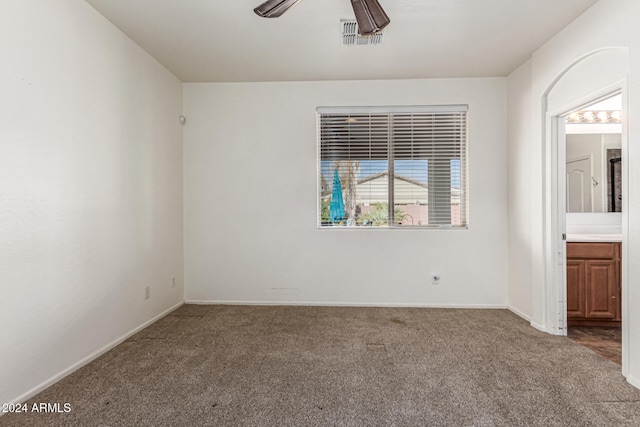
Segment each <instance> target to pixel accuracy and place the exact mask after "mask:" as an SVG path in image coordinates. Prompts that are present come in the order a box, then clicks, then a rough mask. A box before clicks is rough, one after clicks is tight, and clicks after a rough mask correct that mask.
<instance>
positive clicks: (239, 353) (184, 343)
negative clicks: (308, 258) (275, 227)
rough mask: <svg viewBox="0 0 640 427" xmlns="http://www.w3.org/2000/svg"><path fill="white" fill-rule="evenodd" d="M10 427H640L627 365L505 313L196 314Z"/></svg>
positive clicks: (163, 324) (12, 420) (74, 381)
mask: <svg viewBox="0 0 640 427" xmlns="http://www.w3.org/2000/svg"><path fill="white" fill-rule="evenodd" d="M34 402H61V403H65V402H66V403H70V405H71V412H70V413H66V414H43V413H28V414H8V415H5V416H3V417H0V425H7V426H48V425H56V426H75V425H78V426H141V425H148V426H182V425H188V426H214V425H215V426H227V425H228V426H245V425H248V426H307V425H309V426H327V425H329V426H330V425H345V426H374V425H375V426H382V425H397V426H417V425H424V426H581V427H583V426H607V427H609V426H624V425H628V426H640V391H639V390H637V389H635V388H633V387H631V386H630V385H629V384H627V383H626V382H625V380H624V378H623V377H622V375H621V373H620V367H619V366H618V365H616V364H615V363H613V362H610V361H608V360H606V359H604V358H603V357H601V356H598V355H596V354H595V353H593V352H591V351H590V350H588V349H586V348H584V347H581V346H580V345H578V344H576V343H574V342H572V341H570V340H569V339H567V338H564V337H554V336H551V335H547V334H543V333H541V332H538V331H536V330H535V329H533V328H531V327H530V326H529V325H528V324H527V322H525V321H523V320H522V319H520V318H518V317H517V316H515V315H513V314H512V313H510V312H508V311H503V310H449V309H418V308H335V307H240V306H194V305H185V306H183V307H181V308H179V309H178V310H176V311H174V312H173V313H172V314H171V315H169V316H167V317H165V318H163V319H161V320H159V321H158V322H156V323H155V324H153V325H151V326H150V327H148V328H146V329H145V330H143V331H141V332H140V333H138V334H137V335H135V336H133V337H132V338H131V339H129V340H127V341H125V342H124V343H122V344H121V345H119V346H118V347H116V348H115V349H113V350H112V351H110V352H108V353H106V354H105V355H103V356H102V357H100V358H99V359H97V360H95V361H94V362H92V363H91V364H89V365H87V366H86V367H84V368H82V369H80V370H78V371H77V372H75V373H74V374H72V375H70V376H69V377H67V378H65V379H64V380H62V381H60V382H59V383H57V384H55V385H54V386H52V387H50V388H49V389H47V390H45V391H44V392H42V393H41V394H39V395H38V396H36V397H35V398H33V399H31V400H30V401H29V404H32V403H34Z"/></svg>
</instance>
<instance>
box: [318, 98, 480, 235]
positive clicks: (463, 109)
mask: <svg viewBox="0 0 640 427" xmlns="http://www.w3.org/2000/svg"><path fill="white" fill-rule="evenodd" d="M468 110H469V108H468V105H419V106H415V105H412V106H367V107H362V106H359V107H347V106H341V107H318V108H317V109H316V113H317V131H318V137H317V144H318V154H317V159H318V164H317V168H318V174H317V185H318V192H317V201H318V206H317V225H318V228H321V229H361V228H362V229H398V228H403V229H406V228H419V229H468V226H469V206H468V200H469V194H468V188H469V185H468V176H469V174H468V164H469V161H468V135H467V130H468ZM421 113H442V114H449V113H450V114H453V113H463V124H462V125H461V130H460V131H459V132H458V134H459V136H460V150H461V154H460V157H459V160H460V176H459V180H460V206H461V208H460V209H461V212H460V215H461V223H460V224H459V225H457V224H456V225H454V224H451V222H452V221H451V214H449V223H438V224H424V225H407V224H396V223H394V220H393V215H394V213H393V210H394V207H395V204H394V203H395V200H394V189H393V188H394V185H389V186H388V187H389V188H388V200H387V202H388V206H389V212H388V218H392V219H388V220H387V224H386V225H384V226H378V227H365V226H361V225H358V226H356V225H346V226H345V225H344V224H342V225H341V226H340V227H335V226H333V225H330V224H324V223H323V222H322V197H323V194H322V183H321V181H322V175H321V174H322V160H323V157H322V151H323V145H322V144H323V140H322V134H321V132H322V129H321V128H322V118H323V117H327V116H332V115H335V116H341V115H381V116H382V115H388V116H389V117H393V115H394V114H399V115H402V114H421ZM412 131H413V128H412ZM392 134H393V133H391V134H390V136H389V140H390V142H389V150H391V151H392V152H388V153H387V156H386V159H385V160H386V161H387V162H388V164H389V168H388V169H389V171H388V172H387V179H389V178H388V177H389V176H394V180H393V181H389V182H390V183H391V182H394V183H395V177H396V175H395V174H393V172H394V171H393V166H392V164H393V163H394V160H398V159H399V158H398V157H396V155H395V152H393V141H392V140H393V139H394V138H393V137H391V135H392ZM392 174H393V175H392ZM325 180H326V178H325ZM434 185H436V184H434ZM439 185H441V184H439ZM449 185H451V181H449ZM433 193H434V194H435V191H433ZM429 197H430V198H431V197H432V196H431V194H430V195H429ZM432 203H433V201H432ZM433 206H436V205H435V204H433Z"/></svg>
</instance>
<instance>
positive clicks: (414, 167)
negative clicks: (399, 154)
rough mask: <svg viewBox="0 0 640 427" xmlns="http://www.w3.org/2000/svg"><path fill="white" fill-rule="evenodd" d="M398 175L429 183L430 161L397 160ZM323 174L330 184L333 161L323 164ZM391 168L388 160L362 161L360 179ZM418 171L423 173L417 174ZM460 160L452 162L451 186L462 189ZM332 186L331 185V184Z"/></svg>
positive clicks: (396, 169)
mask: <svg viewBox="0 0 640 427" xmlns="http://www.w3.org/2000/svg"><path fill="white" fill-rule="evenodd" d="M394 165H395V166H394V167H395V173H396V175H403V176H406V177H408V178H411V179H413V180H416V181H421V182H424V183H425V184H426V183H427V181H428V179H427V176H428V168H429V161H428V160H396V161H395V164H394ZM320 167H321V173H322V175H323V176H324V178H325V180H326V181H327V182H328V183H331V182H332V180H333V178H332V177H333V161H322V162H321V165H320ZM388 168H389V166H388V162H387V160H360V173H359V175H358V179H359V180H360V179H364V178H366V177H369V176H371V175H375V174H377V173H380V172H384V171H386V170H387V169H388ZM416 171H422V172H420V173H416ZM460 177H461V171H460V160H458V159H455V160H451V186H452V187H456V188H460ZM329 185H331V184H329Z"/></svg>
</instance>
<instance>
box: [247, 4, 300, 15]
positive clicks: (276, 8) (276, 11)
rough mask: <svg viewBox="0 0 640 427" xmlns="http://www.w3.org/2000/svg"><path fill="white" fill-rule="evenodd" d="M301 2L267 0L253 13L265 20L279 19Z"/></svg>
mask: <svg viewBox="0 0 640 427" xmlns="http://www.w3.org/2000/svg"><path fill="white" fill-rule="evenodd" d="M299 1H300V0H267V1H266V2H264V3H262V4H261V5H260V6H258V7H256V8H255V9H253V11H254V12H255V13H256V14H258V15H259V16H262V17H263V18H277V17H279V16H281V15H282V14H283V13H285V12H286V11H287V10H289V9H290V8H291V6H293V5H294V4H296V3H298V2H299Z"/></svg>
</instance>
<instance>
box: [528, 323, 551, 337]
mask: <svg viewBox="0 0 640 427" xmlns="http://www.w3.org/2000/svg"><path fill="white" fill-rule="evenodd" d="M529 324H530V325H531V326H532V327H534V328H535V329H537V330H539V331H540V332H544V333H546V334H548V333H549V331H548V330H547V328H546V327H545V326H544V325H541V324H539V323H536V322H534V321H533V320H532V321H530V322H529Z"/></svg>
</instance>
